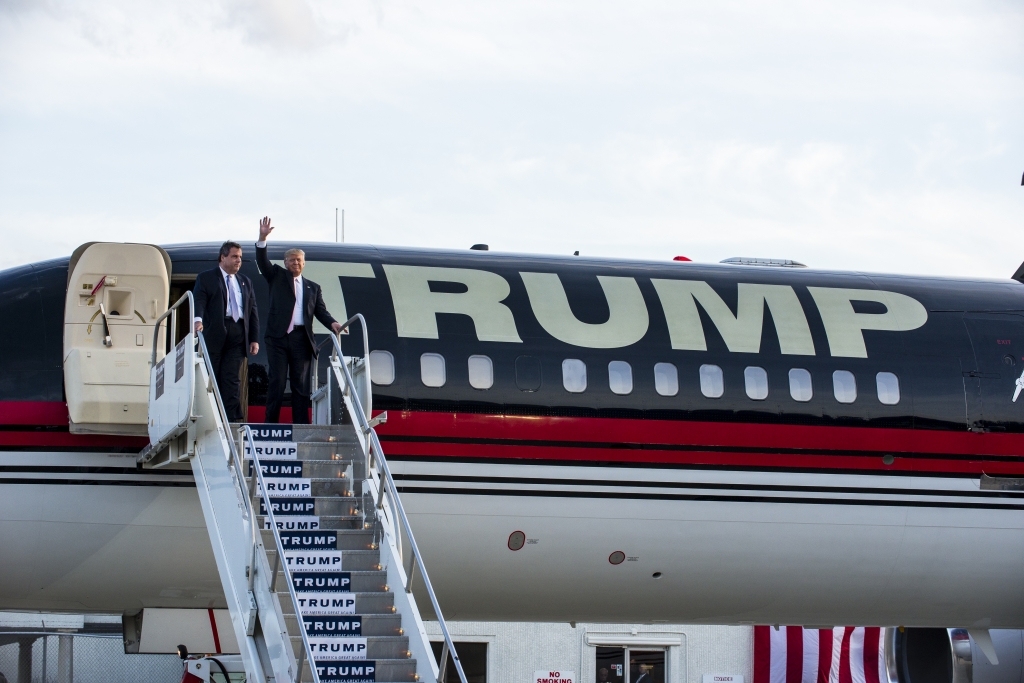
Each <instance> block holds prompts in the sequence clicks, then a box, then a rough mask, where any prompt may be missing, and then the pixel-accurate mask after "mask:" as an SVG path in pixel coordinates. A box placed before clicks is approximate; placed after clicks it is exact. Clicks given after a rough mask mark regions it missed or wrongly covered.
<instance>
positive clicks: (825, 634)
mask: <svg viewBox="0 0 1024 683" xmlns="http://www.w3.org/2000/svg"><path fill="white" fill-rule="evenodd" d="M832 635H833V633H832V629H828V628H823V629H820V630H819V631H818V676H817V679H818V681H817V683H829V680H828V678H829V671H830V670H831V669H832Z"/></svg>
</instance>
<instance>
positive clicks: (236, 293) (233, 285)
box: [217, 266, 245, 320]
mask: <svg viewBox="0 0 1024 683" xmlns="http://www.w3.org/2000/svg"><path fill="white" fill-rule="evenodd" d="M217 267H218V268H219V269H220V274H221V275H222V276H223V277H224V289H226V290H227V292H228V296H233V297H235V303H236V304H238V319H239V320H241V319H242V318H244V317H245V312H244V311H243V310H242V288H241V287H239V286H238V274H237V273H235V274H234V275H231V276H230V279H228V278H229V276H228V274H227V273H226V272H224V269H223V268H221V267H220V266H217ZM228 283H230V286H229V284H228ZM224 309H225V310H224V315H225V316H226V317H228V318H230V317H231V303H230V302H229V301H228V300H227V299H225V300H224Z"/></svg>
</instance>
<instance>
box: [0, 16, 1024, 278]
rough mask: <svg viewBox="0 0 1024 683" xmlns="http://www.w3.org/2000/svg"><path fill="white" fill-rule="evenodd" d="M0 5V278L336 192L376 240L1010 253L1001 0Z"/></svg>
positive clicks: (735, 250)
mask: <svg viewBox="0 0 1024 683" xmlns="http://www.w3.org/2000/svg"><path fill="white" fill-rule="evenodd" d="M0 6H2V7H4V8H5V9H6V10H7V11H6V12H4V13H0V89H2V91H3V92H4V98H2V100H0V120H2V121H3V125H2V126H0V148H2V149H4V156H5V164H4V165H3V166H0V239H3V240H4V241H5V243H8V244H17V248H15V249H8V250H7V252H6V253H5V254H2V255H0V266H4V265H14V264H16V263H20V262H24V261H25V260H31V259H33V258H42V257H44V256H47V255H50V254H51V253H52V252H53V250H54V249H58V248H64V249H66V250H67V251H70V250H71V249H72V248H73V247H74V246H75V245H76V244H77V241H81V240H84V239H145V240H150V241H155V242H173V241H183V240H200V239H202V240H205V239H216V240H219V239H222V238H224V237H228V236H231V237H242V238H245V237H246V235H247V234H249V233H251V232H253V225H254V223H253V217H254V216H256V217H258V216H261V215H264V214H265V213H271V214H272V215H274V217H275V221H277V222H279V223H280V225H282V226H283V227H282V233H283V234H288V235H290V236H294V237H296V238H301V239H328V240H329V239H333V235H334V209H335V207H339V208H346V209H347V218H348V224H349V233H350V236H351V237H352V238H354V239H357V240H360V241H369V242H378V243H385V244H409V245H412V246H451V247H459V248H462V247H465V246H468V245H469V244H472V243H473V242H489V243H491V245H492V247H494V248H507V249H515V250H524V251H532V252H546V251H553V252H558V253H572V251H573V250H575V249H580V250H581V251H583V252H584V253H590V254H598V253H601V254H606V255H621V256H630V257H643V258H659V259H660V258H664V257H666V256H671V255H675V254H676V253H685V254H686V255H688V256H692V257H697V258H704V259H707V260H719V259H721V258H724V257H726V256H735V255H748V256H780V257H788V258H795V259H797V260H801V261H805V262H808V263H811V264H812V265H821V266H829V267H842V268H864V269H873V270H897V271H900V270H911V271H918V272H922V271H924V272H943V273H963V274H968V273H970V274H1000V273H1006V272H1012V270H1013V268H1015V267H1016V265H1017V262H1019V260H1021V259H1024V253H1017V251H1016V248H1015V247H1013V246H1012V245H1013V244H1015V235H1016V234H1017V233H1018V232H1019V227H1020V219H1019V216H1021V215H1024V214H1022V209H1024V191H1022V190H1021V188H1020V187H1019V178H1020V172H1021V168H1020V161H1019V160H1020V154H1019V151H1020V149H1021V148H1022V147H1024V131H1021V129H1020V126H1019V124H1018V121H1019V112H1020V111H1021V110H1022V109H1024V44H1022V42H1021V41H1020V40H1019V36H1020V35H1022V34H1024V9H1022V8H1021V7H1020V6H1019V4H1018V3H1011V2H1000V1H998V0H990V1H987V2H966V0H965V1H959V0H947V1H945V2H939V3H934V2H932V3H924V2H917V1H916V0H899V1H897V2H881V1H877V2H876V1H873V0H867V1H866V2H862V3H853V4H850V3H840V2H824V3H818V2H815V3H812V2H797V3H791V4H789V5H783V6H780V5H778V4H775V3H763V2H757V1H753V0H731V1H729V2H724V3H710V4H709V3H700V2H685V1H683V2H679V1H676V0H672V1H668V0H666V1H659V0H650V1H648V2H644V3H633V4H622V3H621V2H611V1H605V0H595V2H593V3H590V4H588V5H585V6H584V5H580V4H579V3H578V2H576V1H575V0H572V1H570V0H548V1H546V2H541V1H540V0H523V1H522V2H519V3H515V4H512V5H507V4H506V5H495V4H487V3H476V4H473V3H458V2H450V1H448V0H438V1H437V2H431V3H420V2H419V1H418V0H389V1H388V2H382V1H377V0H346V2H344V3H338V2H320V1H315V0H309V1H308V2H307V1H306V0H293V1H292V2H284V1H282V0H220V2H215V3H209V2H200V1H199V0H181V2H175V3H158V2H145V1H142V0H100V1H99V2H94V3H85V4H82V3H71V2H68V1H67V0H45V1H42V2H28V1H27V0H16V1H14V0H9V2H8V3H5V4H3V5H0ZM68 226H75V229H74V230H69V229H68ZM26 234H30V235H31V239H28V238H26V237H25V235H26ZM58 245H64V246H63V247H59V246H58ZM953 253H955V254H956V257H955V258H950V257H949V255H950V254H953Z"/></svg>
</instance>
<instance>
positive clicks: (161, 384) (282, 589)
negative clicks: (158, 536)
mask: <svg viewBox="0 0 1024 683" xmlns="http://www.w3.org/2000/svg"><path fill="white" fill-rule="evenodd" d="M186 304H187V306H186ZM179 309H181V310H182V312H185V311H186V310H187V312H188V313H189V318H188V320H192V318H193V303H192V297H191V293H186V294H185V296H183V297H182V298H181V299H179V301H178V302H177V303H175V304H174V305H173V306H172V307H171V308H170V309H168V311H167V313H165V314H164V316H163V317H161V318H160V319H159V320H158V321H157V322H156V326H157V327H158V328H159V327H161V326H165V325H166V327H167V328H168V329H169V330H170V331H171V332H172V333H173V330H175V329H177V324H176V316H177V314H178V310H179ZM357 321H358V322H359V323H360V325H361V327H362V335H363V350H364V354H363V357H362V358H348V357H346V356H344V354H343V353H342V351H341V344H340V340H339V337H331V342H332V346H333V353H331V357H330V365H329V373H328V374H329V377H328V378H327V381H326V382H325V383H324V384H323V386H318V387H316V391H315V393H314V396H313V413H314V421H315V422H317V423H318V424H314V425H294V426H293V425H264V424H260V425H248V424H231V423H229V422H228V421H227V419H226V415H225V411H224V407H223V404H222V403H221V400H220V394H219V391H218V390H217V385H216V379H215V377H214V374H213V372H212V370H211V366H210V364H209V362H208V360H207V353H206V351H205V342H204V340H203V337H202V334H201V333H199V334H197V335H195V336H193V335H186V336H185V337H184V338H183V339H181V340H180V341H178V342H177V343H175V342H174V339H173V337H170V343H169V344H168V346H169V347H170V351H169V352H168V353H166V354H162V353H158V352H159V351H162V349H158V348H156V343H154V349H153V366H152V370H151V382H150V400H149V432H150V439H151V443H150V445H149V446H148V447H147V448H146V449H145V450H144V451H143V452H142V453H141V454H140V457H139V460H140V462H141V463H142V466H143V467H153V468H155V467H168V466H170V467H182V466H184V465H185V464H189V465H191V468H192V471H193V473H194V475H195V479H196V488H197V490H198V492H199V499H200V502H201V504H202V508H203V515H204V517H205V519H206V525H207V528H208V530H209V534H210V541H211V544H212V546H213V552H214V556H215V558H216V562H217V569H218V571H219V573H220V578H221V583H222V585H223V588H224V594H225V596H226V598H227V603H228V608H229V611H230V614H231V622H232V626H233V628H234V630H235V635H236V638H237V640H238V643H239V647H240V649H241V659H242V663H243V665H244V668H245V672H246V680H247V681H248V682H249V683H270V682H274V683H285V682H290V683H300V682H304V681H312V682H315V683H320V682H325V683H326V682H327V681H345V682H346V683H410V682H415V681H437V682H438V683H445V681H446V680H451V677H449V676H448V675H447V672H446V671H445V664H446V663H447V662H448V661H449V657H448V655H449V653H450V655H451V657H450V660H451V661H452V662H453V663H454V667H455V672H456V673H457V674H458V679H459V683H466V677H465V673H464V672H463V669H462V664H461V662H460V661H459V658H458V654H457V653H456V651H455V647H454V644H453V643H452V640H451V636H450V634H449V632H448V628H447V625H446V624H445V622H444V618H443V616H442V614H441V609H440V606H439V605H438V603H437V599H436V596H435V595H434V592H433V589H432V587H431V585H430V579H429V576H428V574H427V571H426V567H425V566H424V564H423V560H422V558H421V556H420V553H419V549H418V547H417V545H416V541H415V537H414V535H413V533H412V529H411V527H410V526H409V521H408V518H407V517H406V514H405V511H404V509H403V508H402V503H401V500H400V499H399V497H398V493H397V490H396V489H395V484H394V480H393V478H392V476H391V473H390V470H389V469H388V464H387V460H386V458H385V456H384V453H383V450H382V449H381V446H380V441H379V440H378V439H377V435H376V432H375V431H374V429H373V427H374V426H375V425H376V424H377V423H378V422H380V421H383V420H384V419H386V415H385V416H380V417H378V418H376V419H374V420H371V419H370V418H369V414H370V412H371V409H370V406H371V402H372V393H371V384H370V368H369V362H368V359H369V343H368V337H367V331H366V326H365V320H363V319H362V316H361V315H356V316H354V317H353V318H352V319H351V320H349V321H348V322H347V323H345V326H344V327H345V329H347V328H348V327H349V326H351V325H353V324H354V323H355V322H357ZM158 338H161V335H159V334H156V335H154V339H158ZM161 356H162V357H161ZM316 379H318V378H316V377H314V380H316ZM413 581H417V582H422V583H421V586H422V588H423V589H424V591H423V592H425V593H426V595H427V596H428V597H429V599H430V602H431V608H432V609H433V616H434V617H435V618H436V619H437V620H438V621H439V623H440V626H441V631H442V633H443V634H444V643H443V645H442V656H441V666H440V667H439V666H438V664H437V662H436V661H435V659H434V655H433V651H432V650H431V645H430V640H429V638H428V637H427V634H426V631H425V630H424V628H423V622H422V619H421V616H420V612H419V608H418V606H417V603H416V599H415V598H414V596H413V594H412V588H413Z"/></svg>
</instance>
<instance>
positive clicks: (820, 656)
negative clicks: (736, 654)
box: [753, 626, 888, 683]
mask: <svg viewBox="0 0 1024 683" xmlns="http://www.w3.org/2000/svg"><path fill="white" fill-rule="evenodd" d="M884 633H885V629H881V628H877V627H868V628H861V627H858V628H854V627H853V626H837V627H836V628H823V629H809V628H808V629H805V628H803V627H801V626H781V627H779V629H778V630H776V629H775V628H774V627H772V626H755V627H754V682H753V683H886V682H887V681H888V677H887V676H886V673H885V652H884V647H883V642H884V641H883V634H884Z"/></svg>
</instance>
